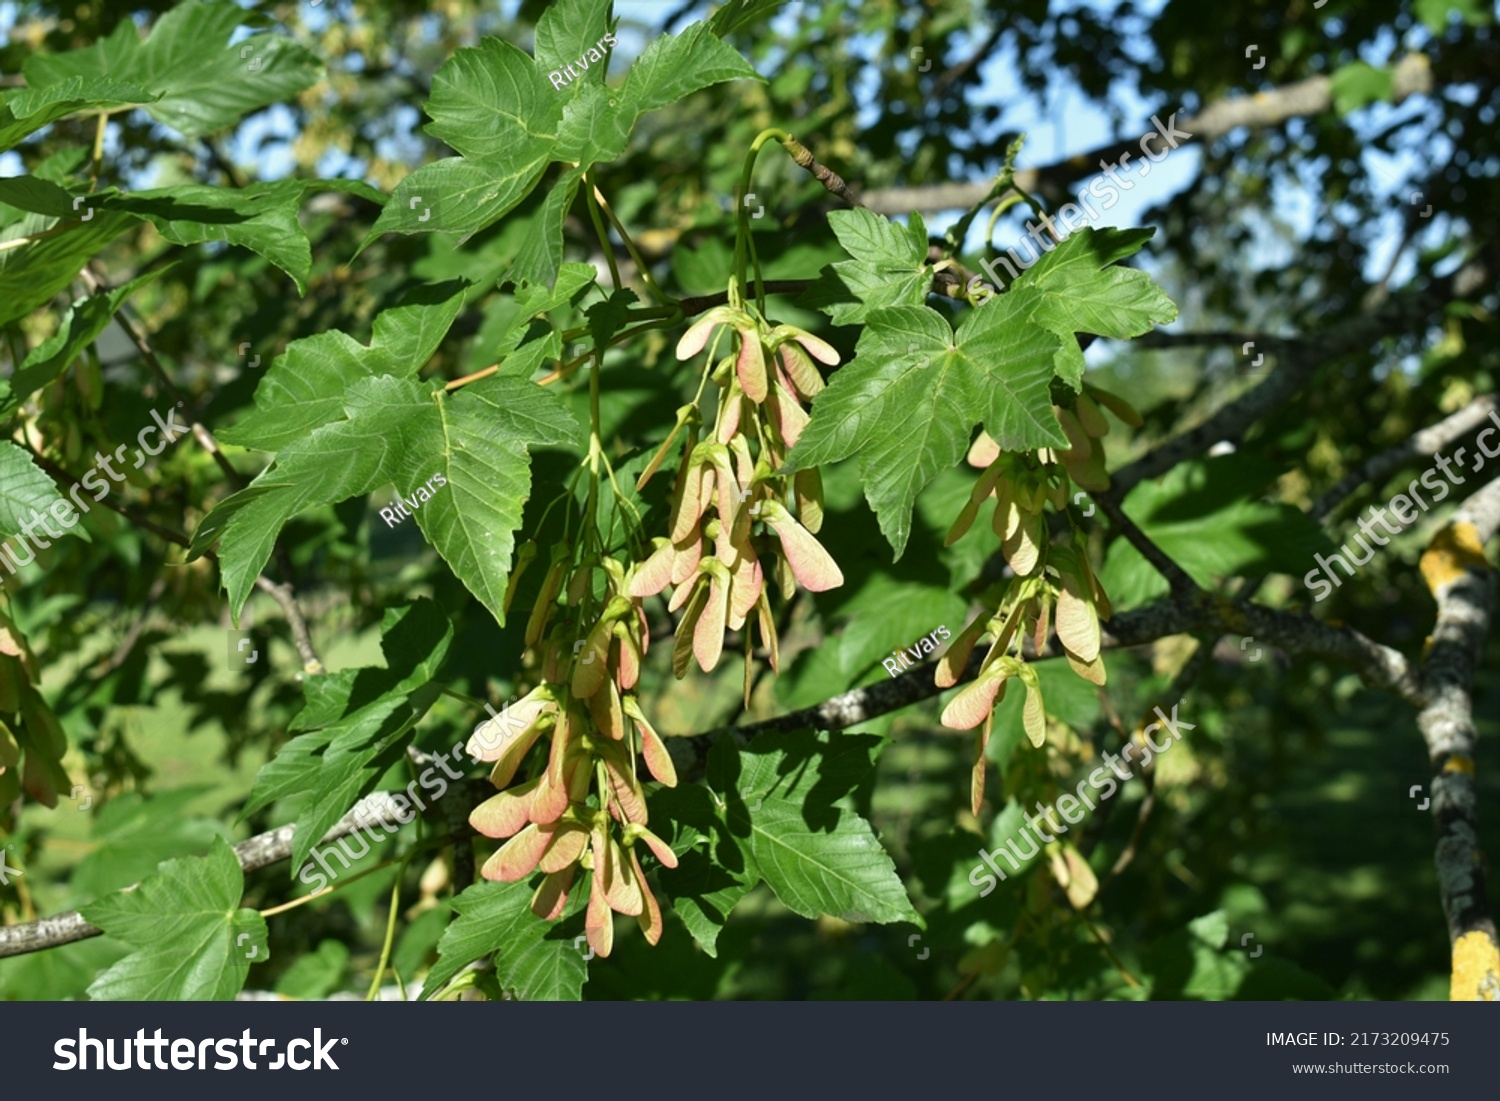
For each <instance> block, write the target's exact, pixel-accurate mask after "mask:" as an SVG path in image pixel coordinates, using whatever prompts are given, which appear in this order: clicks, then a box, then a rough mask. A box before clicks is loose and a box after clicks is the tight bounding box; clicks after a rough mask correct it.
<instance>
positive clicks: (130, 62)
mask: <svg viewBox="0 0 1500 1101" xmlns="http://www.w3.org/2000/svg"><path fill="white" fill-rule="evenodd" d="M269 23H270V20H268V19H267V18H266V17H265V16H262V15H258V14H255V13H251V12H247V11H245V10H244V9H243V8H241V7H240V6H239V5H238V4H234V3H230V2H229V0H206V2H203V3H194V4H179V5H178V6H177V7H175V8H173V9H172V10H171V11H169V12H167V13H165V14H164V15H162V16H161V17H160V18H159V19H158V20H157V21H156V23H155V25H154V26H153V27H152V28H151V33H150V35H149V36H148V37H147V38H146V40H145V41H144V42H143V41H141V38H140V35H139V33H138V32H137V30H136V26H135V23H134V22H133V21H132V20H130V19H121V20H120V22H119V23H118V24H116V26H115V29H114V32H113V33H112V34H111V35H110V36H109V37H108V38H106V39H103V40H102V41H99V42H96V43H94V44H93V45H92V46H89V47H88V48H86V49H82V50H72V51H69V52H67V53H60V54H38V55H34V56H32V57H30V58H28V59H27V61H26V64H25V65H24V66H23V69H24V71H25V73H26V82H27V84H29V85H30V86H31V87H32V88H38V89H44V88H48V87H66V88H68V89H69V91H68V92H67V93H66V94H67V95H68V96H71V97H79V96H81V97H85V98H93V97H97V96H99V95H100V94H101V92H103V91H104V87H105V86H104V85H100V84H94V85H89V84H87V83H82V84H78V83H72V82H75V81H99V80H101V79H103V78H109V79H110V80H112V81H114V82H116V90H115V91H114V92H112V93H109V94H110V96H111V98H119V97H123V98H125V99H133V98H135V96H134V95H133V94H132V93H131V92H129V91H127V90H125V89H122V88H120V87H119V86H120V85H124V86H132V85H133V86H135V87H139V88H142V89H145V90H146V91H147V92H148V93H149V94H152V95H155V94H157V93H159V98H153V99H152V100H151V101H150V102H145V103H141V104H140V106H141V107H142V108H143V109H144V110H145V111H146V112H147V113H148V114H149V115H150V116H151V117H152V118H154V119H156V120H157V121H158V122H162V123H165V124H166V125H168V126H170V127H172V128H173V129H174V130H177V131H179V132H181V133H182V134H184V135H186V136H187V137H189V138H199V137H203V136H205V135H207V134H212V133H214V132H216V131H218V130H222V129H224V128H225V127H226V126H230V125H232V124H233V123H234V122H236V121H237V120H238V119H240V118H241V117H243V116H244V115H247V114H249V113H250V112H251V111H255V110H259V109H260V108H262V107H265V106H268V105H270V104H272V103H279V102H281V101H282V100H286V99H290V98H291V97H292V96H295V95H296V94H297V93H298V92H300V91H302V90H303V89H305V88H309V87H311V86H312V84H313V83H314V82H315V81H316V80H317V79H318V78H319V76H321V75H322V70H323V67H322V65H321V63H320V62H319V61H318V59H317V58H316V57H314V56H313V55H312V54H311V53H309V52H308V51H307V50H306V49H305V48H303V47H302V46H299V45H298V44H297V43H295V42H293V41H292V40H291V39H290V38H286V37H283V36H280V35H273V34H258V35H255V36H254V37H252V38H247V39H246V40H245V41H244V42H238V43H236V44H235V45H233V46H230V45H229V37H230V35H231V34H232V33H233V32H234V30H235V28H237V27H240V26H242V25H246V24H254V25H267V24H269ZM55 102H66V100H62V101H55Z"/></svg>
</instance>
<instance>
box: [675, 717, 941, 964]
mask: <svg viewBox="0 0 1500 1101" xmlns="http://www.w3.org/2000/svg"><path fill="white" fill-rule="evenodd" d="M879 744H880V740H879V739H878V738H874V737H870V736H867V735H858V734H828V733H821V734H818V735H816V736H814V737H808V736H807V735H806V734H802V733H797V734H763V735H760V736H759V737H757V738H756V739H755V740H754V741H753V742H752V743H751V744H750V745H749V746H748V747H746V748H745V749H743V750H739V749H736V748H735V746H734V744H733V743H732V742H731V741H730V740H729V739H727V738H721V739H720V740H719V741H717V742H716V743H715V744H714V747H713V749H712V750H710V751H709V758H708V784H709V787H710V788H711V789H712V792H713V794H710V793H709V792H707V791H705V790H704V789H702V788H678V789H668V790H663V791H659V792H656V793H655V794H654V795H653V796H652V800H651V806H652V808H653V809H655V808H657V807H661V808H663V809H664V810H666V812H667V813H666V815H665V817H667V818H669V819H670V820H671V821H672V823H673V826H674V828H675V830H676V834H675V836H674V838H673V842H672V847H673V850H674V851H675V852H677V853H678V854H679V864H678V867H677V868H675V869H662V870H661V871H660V872H659V873H658V875H659V877H660V880H661V884H662V889H663V890H664V891H665V892H666V893H667V896H668V897H669V898H670V899H671V900H672V905H673V908H674V909H675V910H676V911H677V913H678V915H679V916H680V917H682V919H683V921H684V923H685V924H686V925H687V926H688V929H689V931H690V932H691V933H692V934H693V938H694V939H695V940H697V941H698V943H699V944H700V945H701V946H702V947H703V948H704V950H705V951H706V952H708V953H709V954H710V955H713V954H714V953H715V943H716V941H717V938H718V933H719V930H720V929H721V928H722V927H723V925H724V923H725V922H726V921H727V920H728V918H729V912H730V911H731V910H732V909H733V908H734V906H735V904H736V903H738V902H739V900H740V899H741V898H743V897H744V895H745V894H746V893H748V892H749V890H750V888H751V887H753V886H755V884H756V883H757V882H759V881H760V880H761V879H762V878H763V879H765V881H766V883H767V884H768V885H769V886H770V888H771V890H772V891H774V892H775V893H776V896H777V897H778V898H780V899H781V901H782V902H783V903H785V904H786V905H787V907H788V908H790V909H791V910H793V911H795V912H796V913H798V914H801V915H802V916H803V917H811V918H815V917H818V916H820V915H822V914H830V915H832V916H834V917H838V918H841V919H843V920H845V921H860V922H878V923H882V924H890V923H893V922H899V921H910V922H913V923H914V924H916V925H918V926H922V927H924V928H925V923H924V921H923V919H922V917H921V915H920V914H918V913H917V911H916V910H915V909H913V907H912V905H911V900H910V899H909V898H908V897H907V894H906V888H905V887H904V886H902V883H901V879H900V877H899V876H897V874H896V867H895V864H894V863H893V862H892V860H891V858H890V856H889V855H888V854H887V853H886V852H885V850H884V849H883V848H882V847H881V844H880V841H879V839H878V838H876V836H875V832H874V830H873V829H872V828H871V827H870V824H869V822H868V821H866V820H865V819H864V818H863V817H862V816H861V815H860V814H859V813H858V812H857V811H856V810H855V809H854V806H853V802H852V798H851V796H852V793H853V792H854V790H855V789H856V788H857V787H859V786H860V785H861V784H862V783H863V782H864V781H865V780H866V779H867V777H868V776H869V775H870V772H871V770H872V769H873V768H874V765H875V753H876V750H877V747H878V746H879Z"/></svg>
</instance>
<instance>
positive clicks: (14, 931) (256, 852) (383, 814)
mask: <svg viewBox="0 0 1500 1101" xmlns="http://www.w3.org/2000/svg"><path fill="white" fill-rule="evenodd" d="M484 786H485V787H486V788H488V787H489V785H488V784H487V783H486V784H485V785H484ZM395 794H399V793H390V792H384V791H377V792H375V793H373V794H371V795H367V796H365V797H364V798H363V799H361V800H360V801H359V802H358V803H356V804H355V805H354V807H353V808H352V809H351V810H350V811H349V813H348V814H346V815H344V817H342V818H340V819H339V820H338V822H336V823H335V824H334V826H333V828H332V829H330V830H329V831H328V832H327V833H326V834H324V835H323V840H322V841H320V842H318V844H320V845H327V844H330V843H331V842H334V841H337V840H338V839H339V838H341V837H347V836H348V835H349V834H351V833H354V832H355V831H356V830H359V829H366V830H368V829H371V828H373V827H376V826H379V827H381V828H385V827H389V826H395V827H399V826H401V825H402V824H403V819H405V821H406V822H409V821H411V808H410V805H409V804H407V803H405V801H404V800H403V802H402V803H397V802H396V800H395ZM295 830H296V827H295V826H280V827H278V828H276V829H274V830H270V831H268V832H266V833H262V834H257V835H256V836H255V837H251V838H248V839H247V840H244V841H241V842H240V843H239V844H238V845H236V846H235V847H234V855H235V857H236V858H237V859H238V860H239V862H240V867H241V868H243V869H244V870H245V871H247V872H253V871H255V870H257V869H258V868H264V867H267V866H269V865H271V864H276V863H278V862H280V861H282V860H286V859H287V858H288V857H290V856H291V855H292V835H293V833H294V832H295ZM125 890H127V891H133V890H135V887H134V886H132V887H126V888H125ZM103 933H104V930H102V929H100V928H99V927H98V926H95V925H90V924H89V923H88V922H87V921H85V920H84V919H83V915H82V914H80V913H78V912H77V911H76V910H75V911H72V912H70V913H66V914H57V915H54V916H53V917H49V918H42V919H41V920H40V921H32V922H26V923H24V924H21V925H10V926H4V927H0V959H3V958H4V957H6V956H19V955H23V954H25V953H27V952H39V951H41V950H42V949H44V948H56V947H57V946H59V945H63V944H72V943H73V942H74V941H79V940H88V939H89V938H90V937H97V936H102V935H103Z"/></svg>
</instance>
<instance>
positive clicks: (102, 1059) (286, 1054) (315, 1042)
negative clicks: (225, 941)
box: [52, 1028, 349, 1070]
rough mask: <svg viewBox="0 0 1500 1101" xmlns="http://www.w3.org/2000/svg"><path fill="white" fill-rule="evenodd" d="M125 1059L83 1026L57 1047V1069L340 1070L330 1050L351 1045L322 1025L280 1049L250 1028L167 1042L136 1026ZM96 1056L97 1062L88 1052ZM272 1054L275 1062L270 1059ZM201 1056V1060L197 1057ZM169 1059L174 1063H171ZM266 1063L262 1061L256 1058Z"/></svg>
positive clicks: (125, 1042) (124, 1046) (125, 1043)
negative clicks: (216, 1036) (222, 1036)
mask: <svg viewBox="0 0 1500 1101" xmlns="http://www.w3.org/2000/svg"><path fill="white" fill-rule="evenodd" d="M118 1042H119V1045H120V1048H119V1051H120V1057H119V1059H118V1060H116V1058H115V1043H116V1041H115V1039H114V1037H108V1038H106V1039H103V1040H98V1039H95V1038H94V1037H92V1036H90V1035H89V1030H88V1029H86V1028H80V1029H79V1030H78V1039H76V1040H73V1039H67V1040H59V1041H57V1043H55V1044H53V1045H52V1053H53V1054H54V1055H56V1056H57V1062H55V1063H53V1064H52V1069H53V1070H209V1069H213V1070H234V1069H235V1068H236V1067H239V1066H243V1067H244V1068H245V1069H246V1070H282V1069H283V1068H290V1069H291V1070H324V1069H327V1070H338V1069H339V1065H338V1064H337V1063H335V1062H334V1061H333V1055H332V1054H331V1053H332V1051H333V1048H334V1045H336V1044H347V1043H348V1042H349V1040H348V1038H347V1037H332V1038H330V1039H328V1040H326V1041H325V1040H324V1039H323V1030H322V1029H321V1028H315V1029H313V1038H312V1039H311V1040H307V1039H304V1038H302V1037H300V1036H299V1037H298V1038H297V1039H295V1040H293V1041H292V1042H291V1043H289V1044H287V1046H286V1050H285V1051H282V1052H278V1051H277V1050H276V1041H275V1040H274V1039H273V1040H257V1039H256V1038H255V1037H254V1036H252V1035H250V1030H249V1029H248V1028H247V1029H245V1031H244V1032H242V1033H240V1037H239V1039H237V1040H236V1039H233V1038H225V1039H222V1040H216V1039H212V1038H210V1039H206V1040H187V1039H179V1040H167V1039H163V1038H162V1034H161V1029H159V1028H158V1029H157V1030H156V1031H155V1032H154V1033H153V1034H152V1037H151V1039H149V1040H148V1039H147V1038H146V1030H145V1029H144V1028H141V1029H137V1030H136V1033H135V1038H134V1039H131V1038H130V1037H128V1036H126V1037H123V1038H121V1039H120V1040H119V1041H118ZM299 1051H300V1052H308V1053H311V1055H312V1058H311V1059H305V1058H301V1057H300V1055H299ZM209 1052H213V1053H214V1055H216V1056H217V1057H218V1058H217V1060H216V1061H215V1062H214V1065H213V1067H212V1068H210V1067H209V1065H208V1055H209ZM90 1053H92V1054H93V1056H94V1059H93V1063H92V1064H90V1062H89V1055H90ZM271 1055H275V1057H276V1058H275V1060H274V1061H270V1062H268V1061H267V1060H268V1059H269V1058H270V1056H271ZM195 1056H196V1061H195V1059H194V1057H195ZM168 1057H170V1059H171V1062H170V1064H169V1063H168V1062H167V1061H166V1060H167V1058H168ZM257 1058H259V1059H260V1060H261V1061H260V1062H259V1063H257V1062H256V1061H255V1060H256V1059H257Z"/></svg>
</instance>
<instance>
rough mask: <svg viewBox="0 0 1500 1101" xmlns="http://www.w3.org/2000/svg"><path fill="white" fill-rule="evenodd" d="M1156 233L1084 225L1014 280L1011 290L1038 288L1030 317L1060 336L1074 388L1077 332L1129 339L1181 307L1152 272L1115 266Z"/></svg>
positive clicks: (1079, 364) (1078, 375)
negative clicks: (1035, 302) (1154, 279)
mask: <svg viewBox="0 0 1500 1101" xmlns="http://www.w3.org/2000/svg"><path fill="white" fill-rule="evenodd" d="M1155 232H1156V231H1155V230H1154V229H1081V230H1079V231H1078V232H1077V233H1074V234H1073V235H1072V236H1070V237H1068V238H1067V239H1066V240H1065V241H1063V242H1062V243H1061V244H1059V245H1058V246H1057V247H1056V248H1055V249H1053V250H1052V251H1051V252H1049V253H1047V254H1046V255H1045V256H1043V257H1042V258H1041V259H1040V260H1038V261H1037V262H1036V264H1034V265H1033V266H1032V267H1030V268H1028V269H1027V270H1026V271H1024V272H1022V273H1021V274H1020V276H1019V277H1018V278H1017V279H1016V280H1015V282H1014V283H1012V284H1011V288H1010V290H1009V291H1008V292H1007V293H1008V294H1011V293H1015V292H1016V291H1018V290H1024V289H1027V288H1031V289H1033V290H1036V291H1038V292H1040V294H1039V297H1038V305H1037V308H1036V310H1035V311H1034V313H1033V314H1032V317H1033V319H1034V320H1035V321H1036V322H1037V324H1039V325H1041V326H1043V327H1044V328H1046V329H1047V330H1049V331H1050V332H1053V333H1056V334H1057V335H1058V337H1060V338H1061V339H1062V349H1061V352H1060V354H1059V356H1058V364H1057V366H1058V370H1057V374H1058V377H1059V378H1062V379H1063V380H1065V381H1066V382H1067V383H1068V385H1069V386H1071V387H1073V389H1074V390H1078V389H1080V388H1081V386H1082V384H1083V350H1082V349H1081V348H1080V347H1079V345H1078V338H1077V336H1076V335H1075V334H1076V333H1097V334H1098V335H1099V336H1108V337H1114V338H1115V339H1117V340H1130V339H1131V338H1133V337H1137V336H1140V335H1141V334H1142V333H1145V332H1150V331H1151V330H1152V329H1153V328H1155V327H1156V326H1157V325H1165V324H1168V323H1169V322H1172V321H1175V320H1177V307H1176V306H1175V305H1174V304H1173V302H1172V300H1171V299H1170V298H1168V297H1167V296H1166V294H1165V292H1163V291H1162V289H1161V288H1160V287H1158V286H1157V285H1156V284H1155V283H1153V282H1152V281H1151V277H1150V276H1149V275H1147V274H1146V273H1145V272H1143V271H1137V270H1135V269H1134V268H1121V267H1116V266H1114V265H1115V264H1116V263H1118V261H1120V260H1123V259H1124V258H1125V257H1127V256H1131V255H1134V254H1135V253H1136V252H1138V251H1139V250H1140V248H1141V246H1142V245H1144V244H1145V243H1146V242H1147V241H1149V240H1150V239H1151V236H1152V234H1154V233H1155ZM1002 297H1003V296H1002ZM988 305H989V304H986V305H985V306H983V307H980V308H979V310H978V312H980V313H982V312H984V310H985V309H987V308H988Z"/></svg>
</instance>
